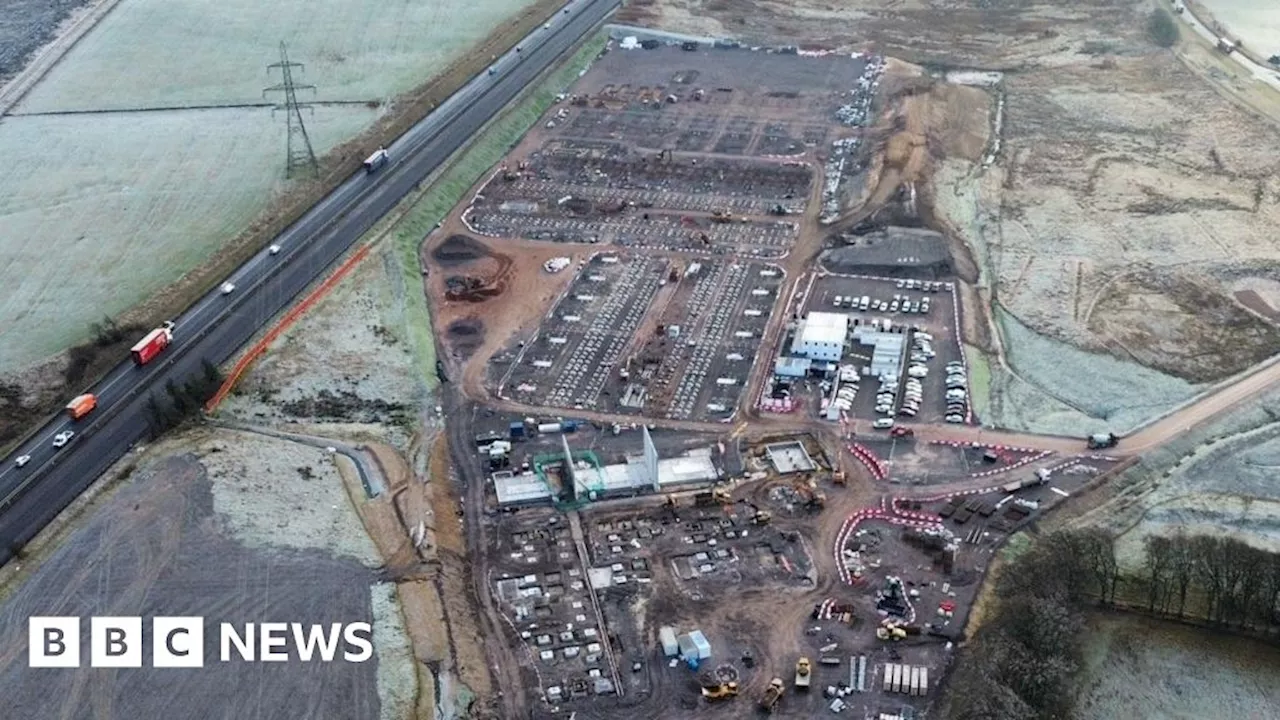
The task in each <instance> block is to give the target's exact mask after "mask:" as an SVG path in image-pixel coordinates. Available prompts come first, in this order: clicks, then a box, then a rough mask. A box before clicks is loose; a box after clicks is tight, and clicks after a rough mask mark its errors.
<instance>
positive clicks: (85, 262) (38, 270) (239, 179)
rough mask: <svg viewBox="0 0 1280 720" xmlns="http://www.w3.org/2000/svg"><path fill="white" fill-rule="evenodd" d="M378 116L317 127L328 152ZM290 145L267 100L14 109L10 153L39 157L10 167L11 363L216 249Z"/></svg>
mask: <svg viewBox="0 0 1280 720" xmlns="http://www.w3.org/2000/svg"><path fill="white" fill-rule="evenodd" d="M127 5H128V3H126V4H125V5H124V6H122V7H127ZM372 117H373V111H372V110H369V109H367V108H363V107H319V108H316V112H315V115H314V116H312V115H308V117H307V129H308V131H309V132H310V134H311V140H312V143H313V144H314V145H315V149H316V152H318V153H320V152H324V151H325V150H327V149H328V148H330V147H332V146H333V145H334V144H336V143H337V142H340V141H342V140H343V139H344V138H346V137H348V136H350V135H352V134H354V133H356V132H358V131H359V130H360V129H361V128H362V127H364V126H365V125H366V124H367V123H368V122H369V121H370V119H371V118H372ZM284 155H285V126H284V122H283V118H282V116H280V115H279V114H277V116H276V117H275V118H274V119H273V118H272V116H271V112H270V110H267V109H239V110H235V109H232V110H210V111H202V112H199V113H182V112H173V113H170V112H158V113H141V114H110V115H94V116H60V117H7V118H5V121H4V123H3V124H0V157H2V158H4V162H5V164H6V165H7V166H9V167H11V168H26V169H27V170H25V171H22V172H6V173H0V228H2V229H0V288H3V292H0V371H8V370H14V369H18V368H21V367H23V366H26V365H28V364H30V363H32V362H34V361H37V360H40V359H42V358H44V357H47V356H49V355H50V354H52V353H55V352H58V351H60V350H63V349H65V348H67V347H69V346H71V345H74V344H76V343H78V342H79V341H81V340H83V339H85V338H87V337H88V334H89V325H90V323H93V322H97V321H99V320H101V319H102V316H103V315H117V314H119V313H121V312H122V311H124V310H126V309H128V308H130V307H132V306H134V305H136V304H137V303H138V302H140V301H142V300H143V299H145V298H147V297H148V296H150V295H151V294H152V293H154V292H156V291H157V290H159V289H160V288H162V287H164V286H165V285H167V284H169V283H171V282H173V281H175V280H177V279H178V278H179V277H180V276H181V275H182V274H183V273H185V272H187V271H188V270H191V269H192V268H194V267H196V266H198V265H199V264H200V263H202V262H203V261H205V260H206V259H208V258H209V257H210V256H211V255H212V254H213V253H214V252H216V251H217V250H218V248H219V247H221V246H222V244H223V243H224V242H226V241H228V240H230V239H231V238H232V237H234V236H235V235H237V234H238V233H239V232H240V231H241V230H242V229H243V228H244V227H245V226H247V225H248V223H249V221H250V220H251V218H253V217H254V216H255V215H256V214H257V213H259V212H260V211H261V210H262V209H263V208H264V207H266V205H267V203H268V202H269V201H270V200H271V198H272V196H273V195H274V194H275V193H276V192H278V191H280V190H281V189H282V188H283V187H284V185H283V182H284Z"/></svg>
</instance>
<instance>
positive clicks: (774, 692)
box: [760, 678, 786, 712]
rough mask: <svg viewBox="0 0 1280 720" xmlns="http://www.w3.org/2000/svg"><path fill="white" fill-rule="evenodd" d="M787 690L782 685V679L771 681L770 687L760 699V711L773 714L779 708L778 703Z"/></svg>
mask: <svg viewBox="0 0 1280 720" xmlns="http://www.w3.org/2000/svg"><path fill="white" fill-rule="evenodd" d="M785 690H786V686H785V685H783V684H782V678H774V679H772V680H770V681H769V687H767V688H765V689H764V695H763V696H761V698H760V709H761V710H764V711H765V712H773V711H774V710H775V709H776V708H777V707H778V701H779V700H781V699H782V693H783V692H784V691H785Z"/></svg>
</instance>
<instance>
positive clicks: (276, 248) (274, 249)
mask: <svg viewBox="0 0 1280 720" xmlns="http://www.w3.org/2000/svg"><path fill="white" fill-rule="evenodd" d="M267 252H269V253H271V254H272V255H279V254H280V246H279V245H272V246H271V247H269V248H267Z"/></svg>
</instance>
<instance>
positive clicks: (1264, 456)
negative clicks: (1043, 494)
mask: <svg viewBox="0 0 1280 720" xmlns="http://www.w3.org/2000/svg"><path fill="white" fill-rule="evenodd" d="M1277 417H1280V390H1271V391H1269V392H1265V393H1263V394H1261V395H1260V396H1258V397H1257V398H1255V399H1253V400H1252V401H1250V402H1248V403H1247V404H1246V405H1244V406H1243V407H1240V408H1238V409H1236V410H1234V411H1232V412H1231V413H1227V414H1225V415H1223V416H1221V417H1218V418H1215V419H1212V420H1210V421H1208V422H1206V423H1204V424H1202V425H1196V426H1194V427H1193V428H1191V429H1189V430H1188V431H1187V432H1184V433H1181V434H1179V435H1178V436H1176V437H1175V438H1173V439H1172V440H1171V441H1170V442H1168V443H1166V444H1164V445H1162V446H1160V447H1158V448H1155V449H1153V450H1150V451H1148V452H1145V453H1143V456H1142V459H1141V461H1140V462H1139V463H1138V464H1137V465H1136V466H1134V467H1133V468H1130V469H1129V470H1126V471H1125V472H1124V473H1123V474H1122V475H1121V476H1120V477H1119V478H1117V479H1116V482H1115V484H1114V487H1115V489H1116V492H1115V494H1114V496H1113V497H1111V498H1110V499H1109V500H1107V501H1106V502H1104V503H1102V504H1101V505H1099V506H1097V507H1095V508H1093V509H1091V510H1090V511H1089V512H1088V513H1086V514H1084V515H1082V516H1081V517H1079V518H1076V519H1074V520H1072V523H1074V524H1081V525H1098V526H1101V527H1104V528H1106V529H1107V530H1109V531H1111V532H1112V533H1115V534H1116V535H1117V540H1116V550H1117V555H1118V556H1119V558H1120V562H1121V565H1122V567H1123V568H1125V569H1126V570H1127V571H1128V572H1141V570H1140V568H1141V563H1142V558H1143V552H1142V544H1143V540H1144V538H1145V537H1146V536H1147V535H1151V534H1157V533H1168V532H1173V531H1175V530H1184V531H1186V532H1191V533H1199V534H1213V535H1229V536H1233V537H1237V538H1239V539H1241V540H1243V541H1245V542H1249V543H1251V544H1255V545H1258V546H1263V547H1270V548H1275V549H1280V486H1278V485H1277V484H1276V482H1275V477H1276V473H1277V472H1278V471H1280V423H1278V422H1277V421H1276V418H1277Z"/></svg>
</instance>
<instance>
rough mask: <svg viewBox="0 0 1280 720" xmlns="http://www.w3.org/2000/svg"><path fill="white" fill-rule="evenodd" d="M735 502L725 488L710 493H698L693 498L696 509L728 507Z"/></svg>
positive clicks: (715, 489)
mask: <svg viewBox="0 0 1280 720" xmlns="http://www.w3.org/2000/svg"><path fill="white" fill-rule="evenodd" d="M730 502H733V499H732V498H731V497H730V495H729V491H728V490H726V489H724V488H714V489H712V490H710V491H708V492H700V493H696V494H694V496H693V504H694V506H695V507H707V506H709V505H726V504H728V503H730Z"/></svg>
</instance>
